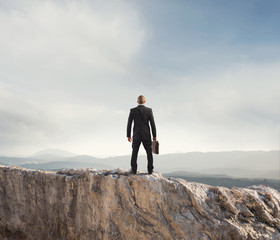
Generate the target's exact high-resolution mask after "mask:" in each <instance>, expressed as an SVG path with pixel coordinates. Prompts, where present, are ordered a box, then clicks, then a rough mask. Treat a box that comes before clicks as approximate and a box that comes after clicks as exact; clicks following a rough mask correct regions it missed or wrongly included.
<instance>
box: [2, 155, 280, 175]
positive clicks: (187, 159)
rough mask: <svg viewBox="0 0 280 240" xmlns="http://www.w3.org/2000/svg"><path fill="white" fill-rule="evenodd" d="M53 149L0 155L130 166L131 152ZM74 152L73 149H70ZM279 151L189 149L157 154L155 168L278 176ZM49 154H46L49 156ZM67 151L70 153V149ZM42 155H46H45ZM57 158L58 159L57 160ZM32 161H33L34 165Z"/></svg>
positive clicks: (12, 160)
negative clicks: (103, 153) (93, 153)
mask: <svg viewBox="0 0 280 240" xmlns="http://www.w3.org/2000/svg"><path fill="white" fill-rule="evenodd" d="M51 152H52V150H51V151H49V152H48V150H46V151H45V150H43V151H40V152H38V153H36V154H35V156H34V155H33V157H30V158H16V157H0V162H2V163H3V164H9V165H20V166H23V167H26V168H36V169H58V168H75V167H76V166H77V168H87V167H93V168H97V169H108V168H112V169H114V168H123V169H129V168H130V158H131V155H125V156H117V157H107V158H97V157H93V156H89V155H74V156H73V155H72V156H68V157H63V156H61V155H63V154H64V153H65V151H61V150H58V151H56V150H55V151H53V152H52V153H57V154H59V153H62V154H60V155H52V154H51ZM70 154H72V153H70ZM278 154H279V151H275V150H274V151H230V152H206V153H203V152H189V153H178V154H177V153H173V154H165V155H154V166H155V169H154V170H155V171H159V172H162V173H163V174H166V173H170V172H175V171H183V172H189V173H190V172H193V173H200V174H204V175H205V174H207V175H215V176H217V175H218V176H224V177H235V178H273V179H279V160H278ZM46 155H47V157H46ZM66 155H69V153H68V154H67V153H66ZM42 156H43V157H42ZM57 162H58V163H57ZM32 164H33V165H32ZM138 170H140V171H143V172H146V171H147V158H146V156H145V155H139V156H138Z"/></svg>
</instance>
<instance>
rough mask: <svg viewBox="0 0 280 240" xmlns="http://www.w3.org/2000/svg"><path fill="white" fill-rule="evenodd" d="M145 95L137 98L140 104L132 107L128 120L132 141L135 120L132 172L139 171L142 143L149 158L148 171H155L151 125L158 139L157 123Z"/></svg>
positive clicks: (129, 134) (154, 137)
mask: <svg viewBox="0 0 280 240" xmlns="http://www.w3.org/2000/svg"><path fill="white" fill-rule="evenodd" d="M145 102H146V100H145V97H144V96H143V95H140V96H139V97H138V99H137V103H138V106H137V107H135V108H132V109H130V113H129V117H128V122H127V139H128V141H129V142H131V125H132V121H134V127H133V138H132V156H131V172H132V174H136V172H137V155H138V151H139V147H140V144H141V142H142V144H143V145H144V148H145V150H146V153H147V158H148V173H149V174H152V173H153V169H154V166H153V154H152V141H151V133H150V126H149V123H150V125H151V128H152V134H153V140H157V136H156V125H155V121H154V116H153V111H152V109H151V108H148V107H145V105H144V104H145Z"/></svg>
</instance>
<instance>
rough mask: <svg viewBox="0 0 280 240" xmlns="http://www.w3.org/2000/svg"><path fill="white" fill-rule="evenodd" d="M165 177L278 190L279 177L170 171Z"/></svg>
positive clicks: (217, 184) (279, 188)
mask: <svg viewBox="0 0 280 240" xmlns="http://www.w3.org/2000/svg"><path fill="white" fill-rule="evenodd" d="M164 176H165V177H175V178H182V179H185V180H187V181H190V182H199V183H204V184H208V185H211V186H223V187H227V188H232V187H248V186H252V185H264V186H268V187H272V188H275V189H276V190H278V191H279V192H280V179H278V180H277V179H266V178H232V177H229V176H226V175H215V174H202V173H193V172H183V171H178V172H171V173H166V174H164Z"/></svg>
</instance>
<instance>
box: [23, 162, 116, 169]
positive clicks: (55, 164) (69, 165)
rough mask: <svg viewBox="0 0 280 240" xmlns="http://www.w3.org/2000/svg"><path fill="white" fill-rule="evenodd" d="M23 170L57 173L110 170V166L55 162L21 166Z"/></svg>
mask: <svg viewBox="0 0 280 240" xmlns="http://www.w3.org/2000/svg"><path fill="white" fill-rule="evenodd" d="M21 167H23V168H29V169H40V170H53V171H58V170H60V169H64V168H84V169H86V168H95V169H112V166H109V165H105V164H102V163H98V162H93V161H91V162H90V161H87V162H81V161H56V162H48V163H40V164H32V163H30V164H23V165H21Z"/></svg>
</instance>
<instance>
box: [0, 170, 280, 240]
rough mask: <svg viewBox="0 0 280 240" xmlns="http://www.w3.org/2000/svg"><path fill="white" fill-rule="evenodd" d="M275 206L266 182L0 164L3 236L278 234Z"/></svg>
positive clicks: (278, 206)
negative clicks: (223, 183)
mask: <svg viewBox="0 0 280 240" xmlns="http://www.w3.org/2000/svg"><path fill="white" fill-rule="evenodd" d="M279 210H280V193H279V192H278V191H276V190H275V189H272V188H269V187H265V186H251V187H248V188H233V189H227V188H224V187H211V186H209V185H205V184H200V183H195V182H187V181H185V180H182V179H176V178H165V177H163V176H162V175H161V174H160V173H154V174H152V175H147V174H137V175H131V174H129V173H128V172H125V171H123V170H121V169H117V170H112V171H109V170H103V171H98V170H94V169H87V170H81V169H77V170H61V171H58V172H46V171H38V170H27V169H22V168H18V167H8V166H0V239H4V238H6V239H30V240H33V239H34V240H38V239H44V240H47V239H63V240H65V239H71V240H74V239H79V240H83V239H98V240H99V239H100V240H101V239H102V240H103V239H104V240H107V239H108V240H115V239H116V240H118V239H124V240H134V239H135V240H136V239H137V240H140V239H143V240H148V239H154V240H157V239H164V240H165V239H184V240H185V239H190V240H196V239H203V240H207V239H211V240H212V239H215V240H216V239H235V240H237V239H250V240H251V239H258V240H261V239H280V211H279Z"/></svg>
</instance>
